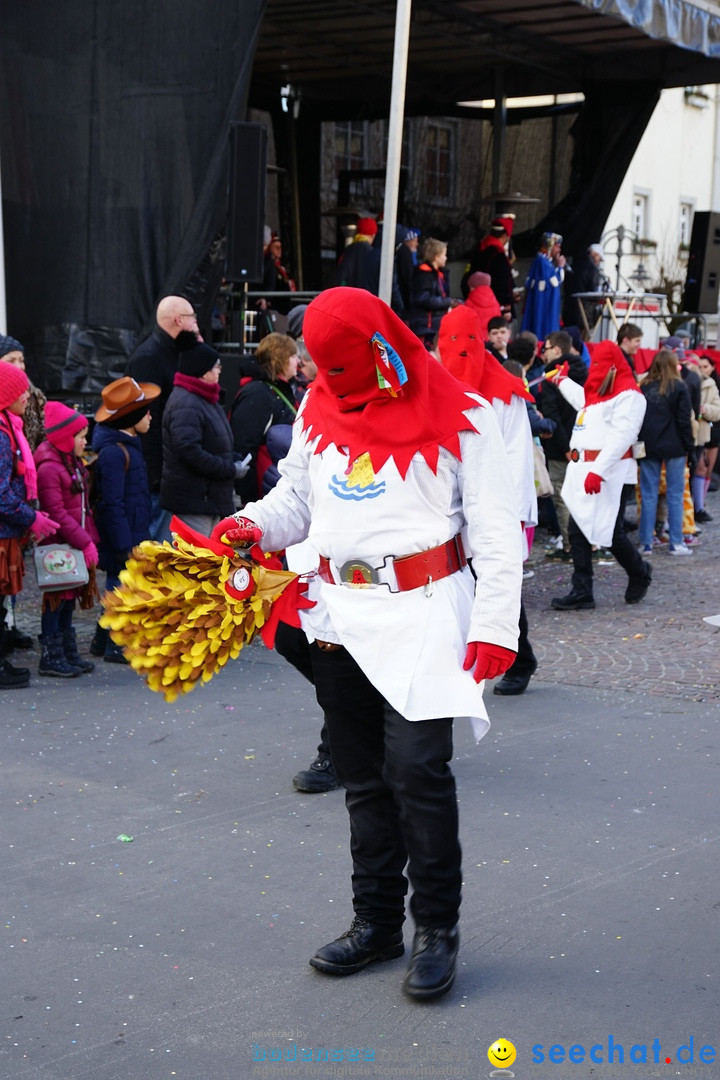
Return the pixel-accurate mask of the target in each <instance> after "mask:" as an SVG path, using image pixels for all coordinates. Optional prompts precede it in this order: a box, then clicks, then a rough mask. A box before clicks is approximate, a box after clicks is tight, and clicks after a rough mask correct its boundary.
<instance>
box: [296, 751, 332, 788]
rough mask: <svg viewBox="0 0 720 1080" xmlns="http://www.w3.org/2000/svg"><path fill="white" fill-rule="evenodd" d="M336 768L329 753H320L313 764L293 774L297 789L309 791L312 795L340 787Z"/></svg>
mask: <svg viewBox="0 0 720 1080" xmlns="http://www.w3.org/2000/svg"><path fill="white" fill-rule="evenodd" d="M339 786H340V785H339V784H338V781H337V776H336V775H335V769H334V767H333V763H332V761H331V759H330V758H329V757H328V756H327V754H318V756H317V757H316V758H315V760H314V761H313V763H312V765H310V766H309V768H307V769H303V770H302V771H301V772H299V773H298V774H297V776H293V787H294V788H295V790H296V791H307V792H309V793H310V794H311V795H314V794H316V793H317V792H321V791H334V790H335V788H337V787H339Z"/></svg>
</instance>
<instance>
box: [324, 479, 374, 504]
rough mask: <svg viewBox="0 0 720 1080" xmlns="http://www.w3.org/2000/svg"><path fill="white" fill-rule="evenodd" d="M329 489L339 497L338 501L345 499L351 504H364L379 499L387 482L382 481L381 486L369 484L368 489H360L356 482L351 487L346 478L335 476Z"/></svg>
mask: <svg viewBox="0 0 720 1080" xmlns="http://www.w3.org/2000/svg"><path fill="white" fill-rule="evenodd" d="M328 488H329V489H330V491H332V493H333V495H337V497H338V499H345V500H347V501H349V502H362V501H363V500H364V499H377V497H378V495H383V494H384V492H385V481H384V480H381V481H380V483H379V484H376V483H372V484H368V485H367V486H366V487H358V486H357V482H356V483H354V484H353V486H352V487H350V486H349V485H348V478H347V477H346V476H344V477H342V478H340V477H338V476H333V478H332V480H331V481H330V483H329V484H328Z"/></svg>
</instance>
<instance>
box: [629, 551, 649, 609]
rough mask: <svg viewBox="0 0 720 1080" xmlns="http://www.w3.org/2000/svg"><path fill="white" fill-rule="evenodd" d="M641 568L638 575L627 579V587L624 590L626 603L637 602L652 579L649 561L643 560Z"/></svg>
mask: <svg viewBox="0 0 720 1080" xmlns="http://www.w3.org/2000/svg"><path fill="white" fill-rule="evenodd" d="M642 568H643V572H642V575H641V576H640V577H636V578H630V579H629V581H628V587H627V589H626V590H625V603H626V604H639V603H640V601H641V600H642V598H643V597H644V596H645V593H646V592H647V591H648V589H649V588H650V583H651V581H652V566H651V565H650V563H649V562H645V561H644V560H643V564H642Z"/></svg>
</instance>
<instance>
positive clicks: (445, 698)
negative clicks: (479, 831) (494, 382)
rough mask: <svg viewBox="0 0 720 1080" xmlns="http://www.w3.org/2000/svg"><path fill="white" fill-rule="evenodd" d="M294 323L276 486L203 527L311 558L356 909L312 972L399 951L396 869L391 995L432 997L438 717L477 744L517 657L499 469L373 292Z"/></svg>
mask: <svg viewBox="0 0 720 1080" xmlns="http://www.w3.org/2000/svg"><path fill="white" fill-rule="evenodd" d="M303 331H304V338H305V342H306V344H307V347H308V349H309V351H310V354H311V355H312V357H313V359H314V360H315V363H316V364H317V367H318V376H317V378H316V380H315V382H314V383H313V385H312V387H311V389H310V390H309V391H308V393H307V395H306V396H305V399H304V400H303V403H302V406H301V409H300V413H299V415H298V419H297V420H296V422H295V425H294V430H293V440H292V445H291V448H290V452H289V454H288V456H287V457H286V458H285V460H284V461H283V462H282V463H281V465H280V472H281V477H280V481H279V483H278V484H277V486H276V487H275V488H274V489H273V490H272V491H271V492H270V494H269V495H267V496H266V497H265V498H264V499H263V500H262V501H260V502H256V503H250V504H248V505H247V506H245V507H244V508H243V510H242V513H241V514H240V515H236V516H235V517H234V518H226V519H225V520H224V521H222V522H220V524H219V525H218V526H217V527H216V529H215V531H214V533H213V536H214V537H215V538H216V539H223V540H225V541H226V542H229V543H232V544H235V545H238V544H251V543H253V542H258V541H259V543H260V546H261V547H262V548H263V549H264V550H266V551H274V550H279V549H281V548H284V547H286V546H288V545H289V544H295V543H298V542H299V541H301V540H303V539H305V538H306V537H307V538H308V539H309V541H310V543H311V544H312V546H313V547H314V549H315V551H316V552H317V554H318V557H319V571H318V573H317V574H315V575H314V576H312V577H311V579H310V583H309V590H308V596H309V598H310V599H311V600H314V601H316V604H315V607H313V608H311V609H310V610H308V611H304V612H303V616H302V617H303V625H304V627H305V630H306V633H307V635H308V638H309V640H310V641H311V653H312V661H313V670H314V675H315V686H316V693H317V698H318V702H319V704H320V706H321V707H322V708H323V709H324V711H325V716H326V719H327V724H328V729H329V735H330V747H331V753H332V759H333V762H334V764H335V768H336V772H337V776H338V781H339V782H340V783H341V784H342V785H343V787H345V789H346V805H347V809H348V812H349V815H350V832H351V853H352V860H353V874H352V885H353V907H354V911H355V917H354V919H353V922H352V925H351V927H350V929H349V930H348V931H347V932H346V933H344V934H342V935H341V936H340V937H339V938H337V939H336V940H335V941H331V942H330V943H329V944H327V945H324V946H323V947H322V948H320V949H318V950H317V952H316V953H315V955H314V956H313V957H312V958H311V960H310V963H311V965H312V966H313V967H314V968H315V969H316V970H318V971H321V972H323V973H326V974H332V975H349V974H352V973H353V972H356V971H359V970H360V969H361V968H363V967H365V966H366V965H367V964H369V963H372V962H373V961H377V960H387V959H391V958H393V957H397V956H400V955H401V954H402V953H403V937H402V924H403V921H404V918H405V894H406V892H407V887H408V881H407V879H406V877H405V873H404V870H405V866H406V864H407V876H408V878H409V880H410V883H411V884H412V887H413V895H412V898H411V900H410V910H411V913H412V915H413V918H414V920H415V924H416V929H415V936H414V942H413V952H412V957H411V960H410V964H409V967H408V970H407V973H406V975H405V979H404V981H403V989H404V991H405V992H406V993H407V994H408V995H409V996H410V997H412V998H415V999H418V1000H429V999H432V998H435V997H438V996H439V995H441V994H444V993H445V992H446V991H447V990H449V989H450V987H451V986H452V984H453V981H454V977H455V966H456V957H457V950H458V931H457V922H458V915H459V906H460V894H461V865H460V863H461V859H460V845H459V840H458V815H457V800H456V794H455V780H454V777H453V774H452V772H451V770H450V767H449V762H450V759H451V757H452V752H453V751H452V718H453V717H454V716H469V717H470V718H471V719H472V720H473V725H474V730H475V734H476V737H477V738H480V737H482V735H483V734H484V733H485V732H486V731H487V728H488V727H489V722H488V720H487V713H486V711H485V708H484V705H483V702H482V688H483V681H484V680H485V679H489V678H495V677H496V676H497V675H501V674H502V673H503V672H504V671H506V670H507V669H508V668H509V667H510V665H511V664H512V663H513V660H514V659H515V653H516V648H517V637H518V629H517V628H518V613H519V606H520V588H521V582H522V561H521V550H520V536H521V534H520V529H519V528H518V527H517V516H516V507H515V501H514V499H513V497H512V490H513V486H512V480H511V477H510V471H509V466H508V459H507V454H506V452H505V448H504V446H503V441H502V437H501V434H500V431H499V428H498V423H497V419H496V418H495V415H494V413H493V411H492V409H491V408H489V407H488V406H487V405H486V404H485V405H484V404H483V403H482V399H480V398H479V397H478V396H477V395H475V394H473V393H472V392H471V390H470V389H469V388H468V387H466V386H463V385H462V384H460V383H459V382H458V381H457V380H456V379H454V378H453V377H452V376H450V375H449V374H448V373H447V372H446V371H444V370H443V369H442V368H441V367H440V365H439V364H437V363H436V362H435V361H434V360H433V359H432V358H431V357H429V356H428V354H427V352H426V350H425V348H424V346H423V344H422V342H421V341H420V340H419V339H418V338H417V337H416V336H415V335H414V334H413V333H412V332H411V331H410V330H409V329H408V327H407V326H406V325H405V324H404V323H403V322H402V321H401V320H400V319H399V318H398V317H397V316H396V315H395V314H394V313H393V312H392V310H391V309H390V308H389V307H388V306H387V305H386V304H384V303H383V301H381V300H379V299H378V298H377V297H375V296H372V295H371V294H370V293H368V292H366V291H365V290H361V289H352V288H342V287H340V288H335V289H329V290H327V291H326V292H324V293H321V294H320V296H318V297H316V299H315V300H313V302H312V303H311V304H310V306H309V307H308V310H307V312H306V315H305V321H304V326H303ZM468 558H471V559H472V560H473V568H474V571H475V574H476V577H477V580H474V579H473V575H472V573H471V571H470V569H469V567H468V566H467V559H468Z"/></svg>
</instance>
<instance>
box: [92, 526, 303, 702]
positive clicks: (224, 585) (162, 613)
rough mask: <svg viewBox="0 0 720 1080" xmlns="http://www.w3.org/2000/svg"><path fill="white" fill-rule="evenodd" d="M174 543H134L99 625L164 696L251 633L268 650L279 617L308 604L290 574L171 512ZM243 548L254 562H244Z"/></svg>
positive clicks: (214, 666) (209, 669)
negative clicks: (202, 531)
mask: <svg viewBox="0 0 720 1080" xmlns="http://www.w3.org/2000/svg"><path fill="white" fill-rule="evenodd" d="M170 528H171V531H172V532H173V534H174V536H175V540H174V543H173V544H168V543H167V542H165V543H162V544H159V543H155V542H154V541H151V540H145V541H143V542H142V543H141V544H139V545H138V546H137V547H136V548H134V549H133V553H132V556H131V557H130V559H129V560H128V562H127V564H126V566H125V569H124V570H122V571H121V572H120V582H121V584H120V586H119V587H118V588H117V589H115V590H113V592H110V593H107V594H106V595H105V597H104V598H103V603H104V605H105V613H104V614H103V615H102V616H101V618H100V625H101V626H103V627H105V629H107V630H109V631H110V636H111V638H112V639H113V641H114V642H115V643H116V644H117V645H119V646H120V647H121V648H122V650H123V653H124V655H125V657H126V659H127V660H128V662H129V663H130V665H131V666H132V668H133V669H134V670H135V671H137V672H138V674H140V675H143V676H144V677H145V679H146V681H147V684H148V686H149V687H150V689H151V690H158V691H160V692H161V693H162V694H164V696H165V700H166V701H175V700H176V699H177V698H178V697H179V695H180V694H186V693H188V691H190V690H192V689H194V687H195V686H196V685H197V683H198V682H199V681H202V682H208V681H209V680H210V679H211V678H212V676H213V675H215V674H216V672H218V671H219V670H220V668H221V667H223V666H224V665H225V664H226V663H227V662H228V660H231V659H232V660H234V659H235V658H236V657H237V656H238V654H239V653H240V650H241V649H242V648H243V646H244V645H247V644H248V643H249V642H250V641H252V640H253V638H254V637H255V635H256V634H257V633H258V632H261V633H262V637H263V640H264V642H265V644H266V645H267V646H268V648H272V645H273V642H274V640H275V628H276V626H277V623H278V621H279V620H280V619H282V620H283V621H284V622H289V623H290V624H291V625H293V626H299V625H300V620H299V615H298V610H299V609H300V608H303V607H311V606H312V602H311V601H309V600H307V598H306V597H305V595H304V585H303V583H302V582H301V580H300V579H299V578H298V575H297V574H293V573H290V572H289V571H287V570H282V569H280V568H279V567H280V562H279V560H278V559H277V558H276V557H274V556H271V555H268V554H265V553H264V552H262V551H261V550H260V549H259V548H258V547H257V546H256V547H254V548H252V549H251V551H250V552H249V553H248V552H243V553H242V555H240V554H238V553H237V552H236V551H235V550H234V549H233V548H231V547H229V546H228V545H227V544H223V543H221V542H219V541H216V540H211V539H209V538H208V537H206V536H202V535H201V534H200V533H197V532H195V531H194V530H193V529H191V528H190V527H189V526H187V525H185V523H184V522H182V521H181V520H180V519H179V518H176V517H174V518H173V519H172V521H171V522H170ZM248 554H250V555H251V556H252V557H253V559H254V560H256V561H250V560H248Z"/></svg>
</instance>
